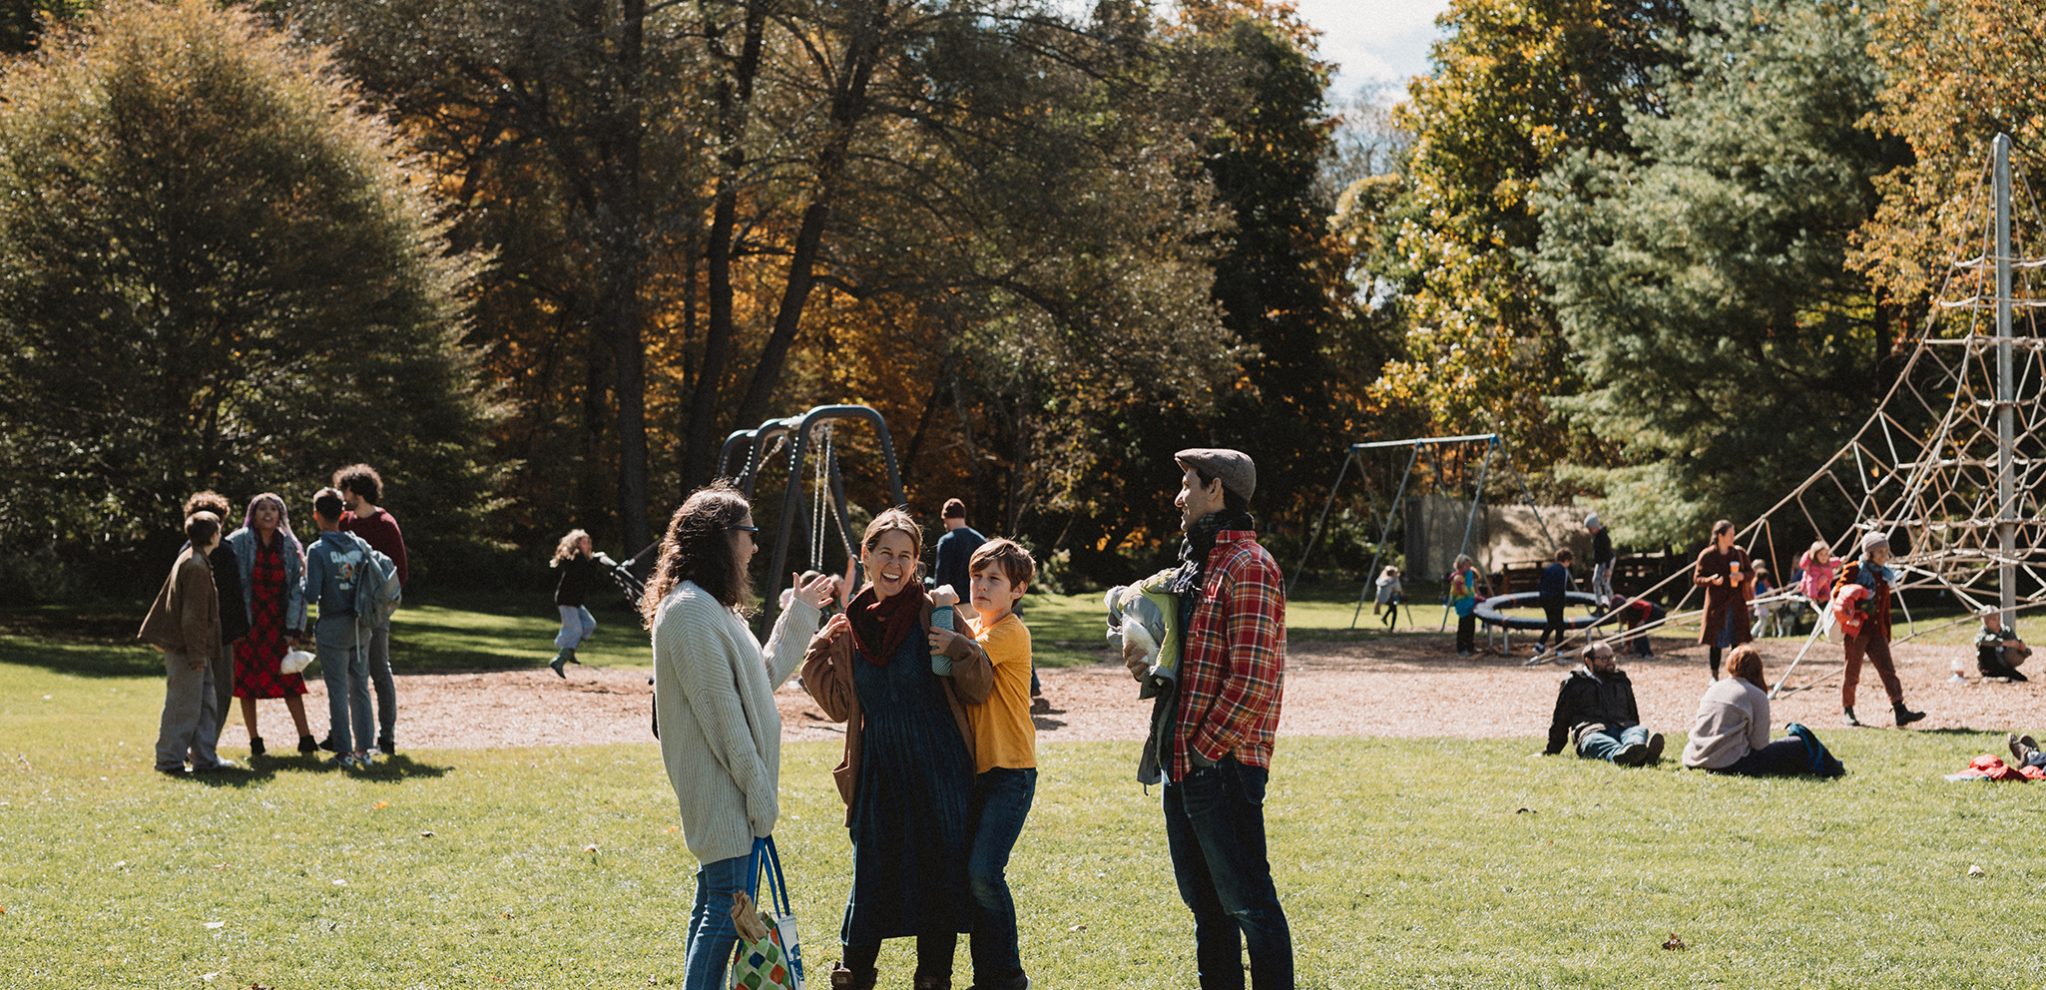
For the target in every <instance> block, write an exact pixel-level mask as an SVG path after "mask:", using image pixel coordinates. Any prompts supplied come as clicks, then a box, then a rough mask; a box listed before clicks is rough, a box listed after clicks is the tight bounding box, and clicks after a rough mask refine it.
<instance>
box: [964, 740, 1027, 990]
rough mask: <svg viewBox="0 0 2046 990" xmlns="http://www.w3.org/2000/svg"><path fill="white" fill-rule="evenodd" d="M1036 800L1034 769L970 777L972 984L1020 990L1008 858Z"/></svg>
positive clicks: (996, 770) (1003, 769)
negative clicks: (971, 784) (971, 779)
mask: <svg viewBox="0 0 2046 990" xmlns="http://www.w3.org/2000/svg"><path fill="white" fill-rule="evenodd" d="M1036 796H1037V771H1036V770H1035V769H1028V770H1014V769H1010V768H1007V767H995V768H994V769H992V770H989V771H988V772H986V773H983V774H980V775H979V776H977V777H975V778H974V779H973V795H972V798H971V801H972V803H971V804H970V805H969V812H968V814H969V816H970V817H969V818H968V827H969V828H970V829H971V830H972V831H971V834H972V836H973V847H972V849H971V850H970V851H969V852H968V853H967V858H966V875H967V879H968V882H969V883H971V884H972V886H973V935H972V936H971V938H970V939H969V941H968V945H969V946H970V947H971V949H972V952H973V985H974V986H976V987H990V988H993V987H1005V986H1020V985H1021V978H1022V976H1023V957H1022V953H1021V952H1020V951H1018V949H1017V948H1016V899H1015V898H1014V897H1011V896H1010V895H1009V878H1008V876H1007V870H1008V868H1009V854H1010V853H1011V852H1013V851H1014V850H1015V848H1016V839H1017V837H1019V836H1021V835H1022V834H1023V819H1024V818H1025V817H1027V816H1028V815H1029V814H1030V802H1031V801H1032V800H1033V799H1035V797H1036Z"/></svg>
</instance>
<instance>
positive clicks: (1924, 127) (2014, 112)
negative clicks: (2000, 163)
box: [1854, 0, 2046, 339]
mask: <svg viewBox="0 0 2046 990" xmlns="http://www.w3.org/2000/svg"><path fill="white" fill-rule="evenodd" d="M1874 31H1875V36H1874V39H1873V43H1872V44H1871V46H1870V49H1869V50H1870V52H1871V54H1872V56H1873V57H1874V59H1875V61H1876V64H1877V65H1878V66H1879V67H1880V68H1881V70H1882V72H1883V78H1884V85H1883V88H1882V92H1881V94H1880V101H1881V103H1880V107H1879V108H1878V110H1877V112H1876V115H1875V125H1876V127H1877V128H1879V129H1880V130H1881V131H1883V132H1884V133H1886V134H1891V135H1895V136H1897V137H1898V138H1900V139H1902V140H1903V141H1904V142H1905V143H1906V144H1908V145H1909V146H1910V150H1911V153H1912V157H1911V159H1910V161H1909V162H1908V163H1906V164H1903V165H1899V166H1898V167H1896V168H1894V169H1892V170H1891V171H1889V172H1887V173H1885V174H1884V175H1882V176H1880V177H1879V178H1878V179H1877V180H1876V188H1877V190H1878V191H1879V192H1880V194H1881V196H1882V205H1881V206H1880V207H1879V208H1878V209H1877V210H1876V214H1875V217H1874V219H1873V220H1871V221H1870V223H1869V224H1868V226H1867V227H1866V228H1864V229H1863V230H1862V232H1861V234H1860V236H1859V237H1858V238H1857V240H1856V244H1855V253H1854V258H1855V262H1856V264H1857V265H1859V266H1860V267H1862V268H1863V269H1864V270H1866V271H1867V272H1868V273H1869V274H1870V276H1871V277H1872V278H1873V279H1874V280H1875V282H1876V284H1877V285H1878V286H1880V287H1881V289H1882V291H1883V293H1884V294H1885V298H1886V299H1887V300H1889V301H1890V302H1891V304H1892V305H1893V306H1894V307H1895V309H1896V311H1897V312H1898V313H1900V314H1902V316H1901V317H1900V318H1899V319H1898V320H1896V321H1895V322H1894V324H1893V325H1892V326H1891V327H1890V328H1889V331H1890V333H1891V335H1892V336H1893V337H1894V338H1896V339H1901V338H1902V337H1903V335H1905V334H1907V333H1910V332H1912V331H1914V330H1916V329H1918V327H1919V325H1920V324H1921V323H1922V318H1920V314H1923V313H1925V312H1926V310H1925V308H1924V305H1925V301H1926V300H1927V299H1929V298H1930V297H1931V295H1932V294H1933V293H1934V292H1935V291H1936V290H1938V289H1939V287H1940V282H1941V280H1942V279H1943V278H1944V276H1945V275H1946V273H1947V271H1948V267H1947V266H1948V265H1949V264H1951V263H1952V262H1954V261H1957V260H1961V258H1962V257H1963V256H1972V255H1973V254H1974V253H1975V251H1976V248H1975V245H1977V244H1979V243H1980V242H1981V238H1982V229H1983V228H1982V224H1983V217H1984V216H1985V211H1986V210H1987V209H1988V202H1989V201H1988V199H1987V188H1988V187H1987V182H1986V180H1985V179H1984V176H1986V175H1987V167H1988V166H1987V162H1988V160H1989V145H1990V141H1991V140H1992V139H1993V138H1995V136H1996V135H1997V133H1998V132H2004V133H2008V134H2010V135H2011V137H2012V138H2013V140H2014V142H2015V144H2016V147H2017V149H2018V153H2017V163H2016V168H2017V169H2018V171H2019V172H2020V173H2024V172H2027V171H2036V168H2035V166H2034V163H2036V162H2038V161H2040V160H2041V159H2040V157H2039V153H2038V149H2040V148H2046V48H2042V42H2041V39H2042V38H2046V7H2042V6H2041V5H2039V4H2012V3H1997V2H1995V0H1953V2H1943V3H1929V2H1925V0H1893V2H1891V3H1890V4H1888V5H1887V6H1886V7H1885V8H1883V9H1882V10H1881V11H1880V13H1879V14H1877V15H1876V17H1875V29H1874ZM2017 215H2018V217H2019V218H2020V219H2021V220H2023V219H2024V218H2027V217H2031V216H2036V214H2035V213H2034V212H2033V211H2031V210H2019V211H2018V214H2017ZM2034 236H2036V232H2034ZM2019 237H2020V239H2023V238H2024V237H2025V235H2024V234H2023V233H2020V234H2019Z"/></svg>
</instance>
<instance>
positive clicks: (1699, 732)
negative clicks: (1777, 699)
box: [1684, 643, 1847, 777]
mask: <svg viewBox="0 0 2046 990" xmlns="http://www.w3.org/2000/svg"><path fill="white" fill-rule="evenodd" d="M1766 684H1767V681H1766V680H1765V679H1764V678H1763V674H1762V654H1761V651H1759V650H1757V649H1755V647H1754V646H1752V645H1750V644H1745V643H1744V644H1742V645H1740V646H1736V647H1734V649H1733V652H1732V653H1731V654H1729V655H1728V656H1727V658H1726V676H1725V677H1724V678H1722V679H1720V680H1718V681H1715V682H1713V684H1712V686H1711V687H1710V688H1707V689H1706V690H1705V697H1704V698H1702V699H1700V700H1699V701H1698V714H1696V715H1694V716H1692V718H1691V738H1690V740H1689V741H1687V742H1685V743H1684V766H1686V767H1689V768H1691V769H1694V770H1710V771H1712V772H1714V773H1729V774H1740V775H1744V776H1751V777H1767V776H1796V775H1809V776H1813V777H1838V776H1840V775H1841V774H1843V773H1846V772H1847V771H1846V768H1844V767H1842V766H1841V765H1840V761H1839V760H1836V759H1834V758H1833V754H1832V753H1829V752H1827V751H1826V747H1825V745H1824V744H1822V743H1820V742H1819V737H1818V736H1816V735H1813V734H1812V731H1811V730H1810V729H1807V728H1805V727H1804V726H1802V725H1799V724H1798V723H1796V722H1792V723H1790V724H1789V725H1786V726H1784V727H1783V729H1784V731H1785V732H1787V733H1789V737H1788V738H1784V739H1778V740H1776V741H1775V742H1770V741H1769V693H1768V691H1767V689H1766Z"/></svg>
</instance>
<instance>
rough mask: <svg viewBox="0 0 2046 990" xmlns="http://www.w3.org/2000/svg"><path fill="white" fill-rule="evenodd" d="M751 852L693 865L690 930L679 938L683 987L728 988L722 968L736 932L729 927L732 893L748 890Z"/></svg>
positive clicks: (735, 941)
mask: <svg viewBox="0 0 2046 990" xmlns="http://www.w3.org/2000/svg"><path fill="white" fill-rule="evenodd" d="M753 862H754V860H753V857H751V856H734V857H732V858H731V859H720V860H718V861H716V862H713V863H704V864H702V865H701V866H698V867H697V868H696V905H695V906H694V907H692V908H690V909H689V931H688V933H687V934H686V935H684V936H683V940H682V957H683V960H684V961H683V964H682V974H683V975H682V987H683V990H727V987H726V986H725V968H726V967H727V966H729V965H731V962H732V950H733V948H734V947H735V946H737V945H738V944H739V934H738V932H736V931H733V930H732V895H733V894H735V893H738V892H739V891H742V890H747V891H749V896H750V888H751V885H750V884H748V883H747V880H748V879H750V878H749V877H747V876H746V867H747V866H748V865H749V864H751V863H753Z"/></svg>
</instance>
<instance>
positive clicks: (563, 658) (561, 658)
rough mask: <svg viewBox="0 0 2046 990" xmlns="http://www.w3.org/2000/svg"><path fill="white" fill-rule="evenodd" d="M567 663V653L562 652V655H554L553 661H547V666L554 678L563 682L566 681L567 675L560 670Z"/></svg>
mask: <svg viewBox="0 0 2046 990" xmlns="http://www.w3.org/2000/svg"><path fill="white" fill-rule="evenodd" d="M567 663H568V654H567V652H565V651H564V652H562V653H557V654H555V655H554V659H552V660H549V661H547V666H548V667H550V668H552V669H553V671H554V676H556V677H559V678H561V679H562V680H564V681H565V680H568V674H567V673H566V672H565V671H563V670H562V669H561V668H562V667H563V666H565V665H566V664H567Z"/></svg>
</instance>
